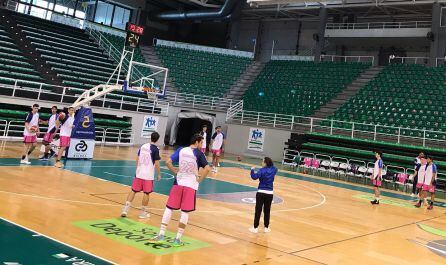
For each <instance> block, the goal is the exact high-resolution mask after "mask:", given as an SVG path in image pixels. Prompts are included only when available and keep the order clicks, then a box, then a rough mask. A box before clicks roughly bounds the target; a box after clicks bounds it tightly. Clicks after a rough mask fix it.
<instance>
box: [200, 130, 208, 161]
mask: <svg viewBox="0 0 446 265" xmlns="http://www.w3.org/2000/svg"><path fill="white" fill-rule="evenodd" d="M207 130H208V127H207V126H206V125H203V128H202V129H201V132H200V135H201V136H203V143H202V144H201V152H203V154H205V153H206V141H207Z"/></svg>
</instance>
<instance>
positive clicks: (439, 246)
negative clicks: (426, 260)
mask: <svg viewBox="0 0 446 265" xmlns="http://www.w3.org/2000/svg"><path fill="white" fill-rule="evenodd" d="M417 226H418V227H419V228H421V229H422V230H424V231H426V232H428V233H430V234H433V235H436V236H440V237H443V238H446V230H442V229H438V228H435V227H432V226H428V225H424V224H417ZM410 241H412V242H413V243H415V244H418V245H420V246H423V247H425V248H427V249H429V250H430V251H432V252H434V253H435V254H437V255H438V256H440V257H443V258H446V240H430V241H427V240H410ZM423 241H425V242H423Z"/></svg>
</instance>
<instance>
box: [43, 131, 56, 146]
mask: <svg viewBox="0 0 446 265" xmlns="http://www.w3.org/2000/svg"><path fill="white" fill-rule="evenodd" d="M53 137H54V133H49V132H47V133H45V136H43V142H44V143H47V144H49V143H51V142H52V141H53Z"/></svg>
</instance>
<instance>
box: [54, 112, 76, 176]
mask: <svg viewBox="0 0 446 265" xmlns="http://www.w3.org/2000/svg"><path fill="white" fill-rule="evenodd" d="M73 123H74V108H73V107H69V108H68V115H66V116H65V118H64V119H63V120H62V121H61V122H60V124H61V125H60V148H59V153H58V154H57V158H56V164H54V166H55V167H58V168H61V167H62V166H63V165H62V162H60V159H61V158H62V155H63V154H64V152H65V149H67V147H69V146H70V137H71V131H72V130H73V128H74V125H73Z"/></svg>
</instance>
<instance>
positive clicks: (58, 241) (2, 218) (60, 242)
mask: <svg viewBox="0 0 446 265" xmlns="http://www.w3.org/2000/svg"><path fill="white" fill-rule="evenodd" d="M0 219H1V220H3V221H5V222H8V223H10V224H13V225H16V226H18V227H20V228H22V229H25V230H28V231H30V232H32V233H35V234H38V235H40V236H43V237H46V238H47V239H50V240H53V241H55V242H57V243H59V244H62V245H64V246H66V247H69V248H73V249H75V250H77V251H80V252H83V253H84V254H87V255H90V256H93V257H95V258H97V259H99V260H102V261H105V262H108V263H111V264H114V265H118V263H115V262H113V261H110V260H107V259H106V258H102V257H100V256H97V255H95V254H93V253H90V252H88V251H86V250H82V249H80V248H78V247H75V246H72V245H70V244H68V243H65V242H62V241H60V240H57V239H55V238H53V237H51V236H48V235H45V234H43V233H40V232H37V231H36V230H33V229H31V228H28V227H26V226H24V225H21V224H18V223H16V222H14V221H11V220H9V219H6V218H4V217H1V216H0Z"/></svg>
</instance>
